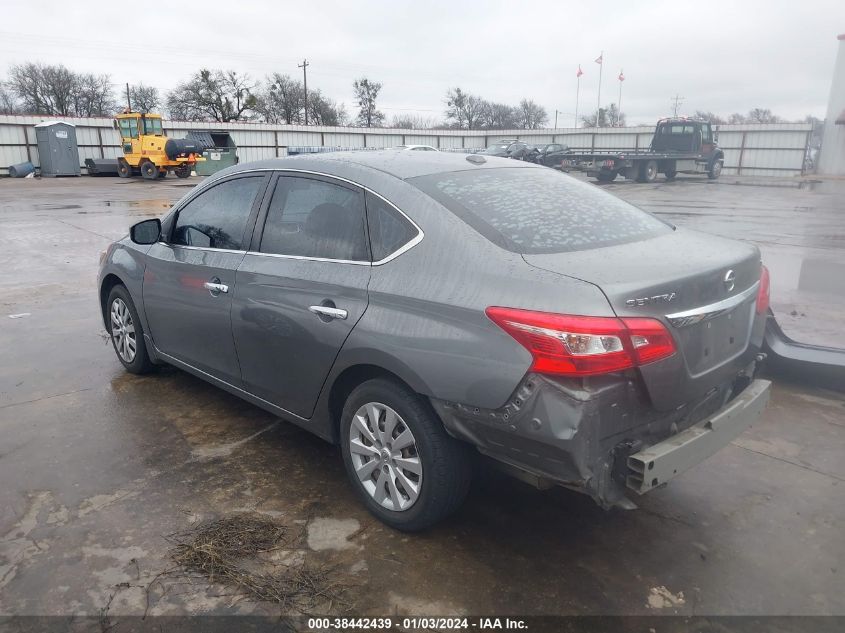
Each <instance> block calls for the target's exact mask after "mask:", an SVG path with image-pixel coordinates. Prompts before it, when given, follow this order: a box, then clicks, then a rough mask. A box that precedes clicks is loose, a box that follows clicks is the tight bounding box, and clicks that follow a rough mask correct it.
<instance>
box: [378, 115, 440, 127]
mask: <svg viewBox="0 0 845 633" xmlns="http://www.w3.org/2000/svg"><path fill="white" fill-rule="evenodd" d="M435 125H437V122H436V121H434V120H433V119H432V118H430V117H423V116H418V115H415V114H398V115H397V114H394V115H393V116H392V117H391V119H390V123H389V124H388V126H387V127H392V128H396V129H400V130H430V129H432V128H433V127H434V126H435Z"/></svg>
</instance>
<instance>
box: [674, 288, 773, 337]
mask: <svg viewBox="0 0 845 633" xmlns="http://www.w3.org/2000/svg"><path fill="white" fill-rule="evenodd" d="M759 287H760V282H759V281H756V282H754V284H753V285H751V286H750V287H749V288H746V289H745V290H743V291H742V292H740V293H739V294H736V295H734V296H733V297H728V298H727V299H722V300H721V301H717V302H716V303H711V304H708V305H705V306H701V307H698V308H693V309H692V310H685V311H683V312H675V313H674V314H667V315H666V318H667V319H668V320H669V323H671V324H672V325H673V326H675V327H679V328H681V327H686V326H688V325H694V324H696V323H701V322H702V321H708V320H710V319H713V318H715V317H717V316H719V315H722V314H725V313H726V312H730V311H731V310H733V309H734V308H736V307H737V306H739V305H740V304H742V303H744V302H745V301H746V300H747V299H749V298H750V297H752V296H755V295H756V294H757V290H758V289H759Z"/></svg>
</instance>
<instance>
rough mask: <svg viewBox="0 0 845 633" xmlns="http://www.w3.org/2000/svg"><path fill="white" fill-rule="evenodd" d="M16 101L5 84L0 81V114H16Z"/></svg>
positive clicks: (17, 109)
mask: <svg viewBox="0 0 845 633" xmlns="http://www.w3.org/2000/svg"><path fill="white" fill-rule="evenodd" d="M19 110H20V109H19V107H18V100H17V99H16V98H15V95H14V93H12V91H11V90H10V89H9V87H8V86H7V85H6V83H5V82H2V81H0V114H18V112H19Z"/></svg>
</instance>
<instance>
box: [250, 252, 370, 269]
mask: <svg viewBox="0 0 845 633" xmlns="http://www.w3.org/2000/svg"><path fill="white" fill-rule="evenodd" d="M246 254H247V255H258V256H260V257H276V258H278V259H301V260H305V261H311V262H331V263H333V264H353V265H355V266H372V262H369V261H363V260H356V259H329V258H327V257H309V256H307V255H282V254H280V253H262V252H260V251H247V252H246Z"/></svg>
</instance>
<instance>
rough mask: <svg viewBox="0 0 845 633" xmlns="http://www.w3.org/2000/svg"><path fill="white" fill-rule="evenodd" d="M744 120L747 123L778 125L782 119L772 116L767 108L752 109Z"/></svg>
mask: <svg viewBox="0 0 845 633" xmlns="http://www.w3.org/2000/svg"><path fill="white" fill-rule="evenodd" d="M746 120H747V122H748V123H780V122H781V121H782V120H783V119H781V118H780V117H779V116H776V115H774V114H772V111H771V110H769V109H768V108H752V109H751V110H749V111H748V117H747V119H746Z"/></svg>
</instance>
